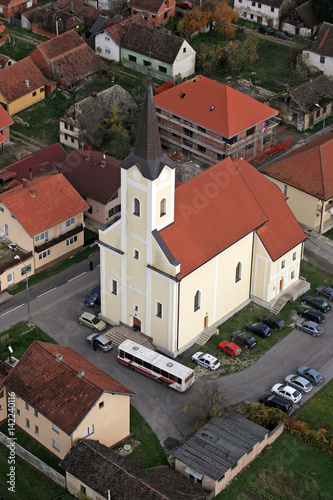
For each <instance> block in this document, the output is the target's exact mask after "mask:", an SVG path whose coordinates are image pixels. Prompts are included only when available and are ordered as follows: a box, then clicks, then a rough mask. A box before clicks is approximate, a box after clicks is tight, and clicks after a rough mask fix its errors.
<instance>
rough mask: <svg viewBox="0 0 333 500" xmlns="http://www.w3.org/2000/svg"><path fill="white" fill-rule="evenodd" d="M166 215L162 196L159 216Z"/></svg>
mask: <svg viewBox="0 0 333 500" xmlns="http://www.w3.org/2000/svg"><path fill="white" fill-rule="evenodd" d="M164 215H166V198H163V199H162V200H161V203H160V217H163V216H164Z"/></svg>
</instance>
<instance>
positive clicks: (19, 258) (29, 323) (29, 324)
mask: <svg viewBox="0 0 333 500" xmlns="http://www.w3.org/2000/svg"><path fill="white" fill-rule="evenodd" d="M14 259H16V260H20V261H21V262H22V259H21V257H20V256H19V255H14ZM25 280H26V286H27V300H28V326H29V327H31V321H30V302H29V282H28V269H27V266H25Z"/></svg>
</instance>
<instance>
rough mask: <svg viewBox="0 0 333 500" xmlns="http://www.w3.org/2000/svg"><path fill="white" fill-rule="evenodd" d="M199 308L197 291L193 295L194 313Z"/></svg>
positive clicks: (199, 299)
mask: <svg viewBox="0 0 333 500" xmlns="http://www.w3.org/2000/svg"><path fill="white" fill-rule="evenodd" d="M200 307H201V292H200V290H197V291H196V292H195V295H194V312H195V311H198V309H200Z"/></svg>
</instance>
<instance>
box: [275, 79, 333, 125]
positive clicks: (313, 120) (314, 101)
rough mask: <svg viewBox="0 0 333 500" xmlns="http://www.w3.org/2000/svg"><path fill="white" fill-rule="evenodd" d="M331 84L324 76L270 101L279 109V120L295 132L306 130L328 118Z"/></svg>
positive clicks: (331, 93) (332, 95)
mask: <svg viewBox="0 0 333 500" xmlns="http://www.w3.org/2000/svg"><path fill="white" fill-rule="evenodd" d="M332 102H333V82H332V81H331V80H329V78H328V77H327V76H325V75H320V76H318V77H317V78H314V79H311V80H310V81H309V82H306V83H304V84H303V85H299V86H298V87H296V88H294V89H292V90H288V91H287V92H284V93H282V94H279V95H277V96H276V97H273V98H272V99H270V104H271V105H272V106H274V107H275V108H277V109H279V111H280V116H281V119H282V120H283V121H284V122H285V123H288V124H290V125H293V126H294V127H296V128H297V130H307V129H309V128H312V127H313V126H314V125H316V124H317V123H319V122H321V121H323V120H324V119H325V118H326V117H328V116H330V114H331V112H332Z"/></svg>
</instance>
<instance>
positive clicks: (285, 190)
mask: <svg viewBox="0 0 333 500" xmlns="http://www.w3.org/2000/svg"><path fill="white" fill-rule="evenodd" d="M287 192H288V186H287V184H285V185H284V188H283V193H284V194H285V195H286V196H287Z"/></svg>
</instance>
